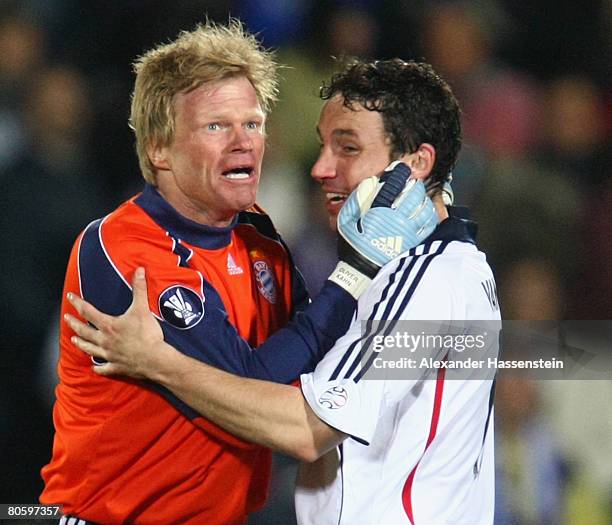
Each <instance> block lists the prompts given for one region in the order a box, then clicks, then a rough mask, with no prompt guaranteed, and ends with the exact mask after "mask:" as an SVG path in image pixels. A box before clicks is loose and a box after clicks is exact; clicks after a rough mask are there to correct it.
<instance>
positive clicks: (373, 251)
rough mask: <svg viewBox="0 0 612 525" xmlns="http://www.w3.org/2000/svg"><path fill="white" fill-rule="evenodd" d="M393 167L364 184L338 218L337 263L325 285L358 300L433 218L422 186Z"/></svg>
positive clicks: (404, 170) (425, 231) (425, 234)
mask: <svg viewBox="0 0 612 525" xmlns="http://www.w3.org/2000/svg"><path fill="white" fill-rule="evenodd" d="M410 173H411V171H410V168H409V167H408V166H407V165H406V164H404V163H402V162H398V161H396V162H393V163H391V164H390V165H389V166H388V167H387V168H386V169H385V172H384V173H383V175H382V176H381V177H380V178H379V177H376V176H373V177H369V178H367V179H365V180H363V181H362V182H361V183H360V184H359V186H357V188H356V189H355V191H353V193H351V195H350V196H349V198H348V199H347V201H346V202H345V203H344V206H342V209H341V210H340V213H339V215H338V234H339V236H338V256H339V258H340V261H339V262H338V265H337V266H336V269H335V270H334V272H333V273H332V275H331V276H330V277H329V279H330V280H331V281H333V282H335V283H336V284H338V285H339V286H341V287H342V288H344V289H345V290H347V291H348V292H349V293H350V294H351V295H353V297H355V299H358V298H359V296H360V295H361V294H362V293H363V291H364V290H365V289H366V288H367V287H368V286H369V284H370V282H371V280H372V278H373V277H374V276H375V275H376V273H377V272H378V270H380V268H381V267H382V266H383V265H384V264H386V263H387V262H389V261H390V260H391V259H394V258H395V257H397V256H398V255H399V254H400V253H402V252H404V251H406V250H408V249H410V248H413V247H414V246H417V245H419V244H420V243H421V242H423V241H424V240H425V239H426V238H427V237H428V236H429V235H430V234H431V233H432V232H433V231H434V229H435V228H436V226H437V224H438V215H437V213H436V211H435V208H434V205H433V203H432V201H431V199H430V198H429V197H428V196H427V192H426V190H425V185H424V184H423V183H422V182H421V181H419V180H416V179H412V178H410Z"/></svg>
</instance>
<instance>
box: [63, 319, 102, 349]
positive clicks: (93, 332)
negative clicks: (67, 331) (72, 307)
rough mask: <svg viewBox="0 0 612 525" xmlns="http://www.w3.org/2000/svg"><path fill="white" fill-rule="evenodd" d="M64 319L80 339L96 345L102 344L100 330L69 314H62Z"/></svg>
mask: <svg viewBox="0 0 612 525" xmlns="http://www.w3.org/2000/svg"><path fill="white" fill-rule="evenodd" d="M64 321H66V323H67V324H68V326H70V328H72V330H73V331H74V333H75V334H77V335H78V336H79V337H81V338H82V339H85V340H86V341H89V342H91V343H93V344H95V345H98V346H104V334H103V333H102V332H100V330H97V329H96V328H94V327H92V326H90V325H88V324H85V323H84V322H83V321H80V320H79V319H77V318H76V317H73V316H72V315H70V314H64Z"/></svg>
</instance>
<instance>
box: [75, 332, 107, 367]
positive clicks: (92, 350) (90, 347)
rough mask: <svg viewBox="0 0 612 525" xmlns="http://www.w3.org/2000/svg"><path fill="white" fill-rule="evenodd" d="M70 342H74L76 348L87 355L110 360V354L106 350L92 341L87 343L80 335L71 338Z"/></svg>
mask: <svg viewBox="0 0 612 525" xmlns="http://www.w3.org/2000/svg"><path fill="white" fill-rule="evenodd" d="M70 341H71V342H72V344H74V346H76V347H77V348H78V349H79V350H82V351H83V352H85V353H86V354H89V355H91V356H93V357H98V358H101V359H104V360H105V361H106V360H108V352H107V351H106V349H105V348H103V347H101V346H98V345H96V344H94V343H92V342H90V341H87V340H85V339H83V338H81V337H79V336H78V335H73V336H72V337H71V338H70Z"/></svg>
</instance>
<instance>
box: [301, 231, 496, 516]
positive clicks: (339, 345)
mask: <svg viewBox="0 0 612 525" xmlns="http://www.w3.org/2000/svg"><path fill="white" fill-rule="evenodd" d="M443 224H444V223H443ZM462 229H463V230H466V223H465V222H464V221H458V220H456V219H449V221H448V224H447V225H446V228H445V231H446V234H447V235H446V238H444V236H442V240H435V241H433V242H432V241H431V240H430V241H429V242H428V243H426V244H423V245H420V246H418V247H416V248H413V249H412V250H410V251H409V252H406V253H404V254H403V255H402V256H400V257H398V258H396V259H395V260H394V261H392V262H391V263H389V264H388V265H386V266H385V267H384V268H383V269H382V270H381V271H380V272H379V274H378V275H377V276H376V278H375V279H374V281H373V283H372V286H371V287H370V288H369V289H368V290H367V291H366V292H365V293H364V294H363V295H362V297H361V298H360V299H359V302H358V309H357V313H356V315H355V317H354V319H353V323H352V324H351V327H350V328H349V331H348V332H347V334H346V335H345V336H343V337H342V338H341V339H339V340H338V341H337V342H336V344H335V346H334V347H333V348H332V349H331V350H330V351H329V352H328V353H327V355H326V356H325V358H324V359H323V360H322V361H321V362H320V363H319V365H318V366H317V368H316V369H315V371H314V372H313V373H311V374H304V375H302V377H301V383H302V391H303V393H304V396H305V398H306V400H307V402H308V404H309V405H310V407H311V408H312V409H313V411H314V412H315V413H316V414H317V416H318V417H319V418H320V419H322V420H323V421H325V422H326V423H328V424H329V425H331V426H332V427H334V428H336V429H338V430H340V431H342V432H344V433H346V434H348V435H349V436H350V437H349V438H348V439H346V440H345V441H344V442H343V443H342V445H341V446H340V447H338V448H336V449H335V450H333V451H331V452H330V453H328V454H326V455H325V456H323V457H322V458H320V459H319V460H318V461H316V462H314V463H312V464H304V465H302V466H301V467H300V474H299V476H298V481H297V487H296V497H295V501H296V511H297V517H298V523H299V524H300V525H361V524H363V525H369V524H373V525H374V524H376V525H380V524H385V525H386V524H411V525H442V524H448V525H451V524H452V525H490V524H492V523H493V510H494V472H493V467H494V458H493V424H492V414H491V411H492V405H491V401H492V383H493V382H492V380H491V379H485V378H482V373H483V372H482V370H481V371H480V372H479V373H480V374H481V376H480V377H479V376H473V377H472V378H470V379H457V380H449V379H450V377H449V374H450V373H451V372H448V371H446V370H443V369H440V370H437V371H436V372H434V375H433V376H432V379H423V378H421V379H416V378H415V379H401V380H397V379H381V380H368V379H367V374H366V376H365V378H364V377H362V376H363V375H364V372H365V370H364V369H365V368H367V366H369V365H371V361H367V360H366V361H363V363H362V359H361V358H360V356H359V351H360V348H361V343H362V340H364V334H363V333H362V327H363V323H362V321H366V320H368V319H374V320H376V319H397V320H437V321H442V320H456V319H461V320H493V321H494V322H495V325H496V326H497V324H498V323H497V322H498V321H499V319H500V313H499V307H498V304H497V298H496V296H495V291H494V290H495V283H494V281H493V275H492V272H491V269H490V268H489V266H488V264H487V262H486V259H485V255H484V254H483V253H482V252H480V251H478V249H477V248H476V247H475V245H474V244H472V243H471V242H466V240H467V239H468V238H469V235H467V234H466V235H462V234H461V233H460V232H461V230H462ZM466 231H467V230H466ZM458 232H459V233H458ZM449 233H450V239H460V240H449V235H448V234H449ZM434 235H435V234H434ZM438 238H440V236H438ZM365 335H367V334H365ZM495 352H497V346H496V345H495ZM336 394H339V398H341V399H340V402H339V403H336V402H335V401H334V395H336ZM330 399H331V401H330Z"/></svg>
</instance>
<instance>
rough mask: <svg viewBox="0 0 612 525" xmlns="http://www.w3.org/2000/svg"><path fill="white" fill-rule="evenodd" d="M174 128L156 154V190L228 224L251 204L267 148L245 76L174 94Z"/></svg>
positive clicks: (187, 211)
mask: <svg viewBox="0 0 612 525" xmlns="http://www.w3.org/2000/svg"><path fill="white" fill-rule="evenodd" d="M174 112H175V120H174V125H175V133H174V140H173V141H172V143H171V144H170V145H167V146H163V147H160V148H159V149H157V150H155V151H154V153H153V157H155V155H159V158H158V160H157V162H156V160H155V159H153V163H154V164H155V165H156V166H157V167H158V174H157V183H158V188H159V191H160V193H161V194H162V195H163V196H164V197H165V198H166V200H168V202H169V203H170V204H171V205H172V206H173V207H174V208H175V209H176V210H177V211H179V213H181V214H182V215H184V216H186V217H187V218H189V219H192V220H195V221H197V222H200V223H203V224H208V225H210V226H227V225H228V224H229V223H230V222H231V221H232V219H233V217H234V215H235V214H236V213H237V212H239V211H242V210H244V209H246V208H248V207H250V206H252V205H253V203H254V202H255V197H256V195H257V187H258V185H259V176H260V173H261V163H262V158H263V154H264V149H265V135H264V122H265V115H264V112H263V110H262V109H261V106H260V104H259V101H258V100H257V95H256V93H255V89H254V88H253V86H252V84H251V83H250V82H249V80H248V79H247V78H245V77H235V78H228V79H223V80H220V81H217V82H210V83H206V84H203V85H202V86H200V87H198V88H197V89H194V90H193V91H191V92H189V93H180V94H179V95H177V96H176V97H175V99H174Z"/></svg>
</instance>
